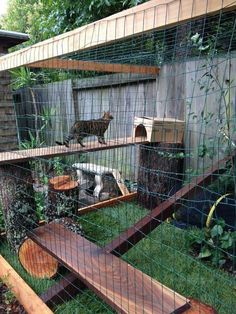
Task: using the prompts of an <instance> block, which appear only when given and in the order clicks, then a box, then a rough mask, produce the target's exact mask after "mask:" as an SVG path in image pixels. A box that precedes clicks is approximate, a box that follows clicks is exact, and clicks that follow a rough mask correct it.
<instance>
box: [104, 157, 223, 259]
mask: <svg viewBox="0 0 236 314" xmlns="http://www.w3.org/2000/svg"><path fill="white" fill-rule="evenodd" d="M228 160H229V158H225V159H223V160H220V161H218V162H217V163H216V164H214V165H213V166H212V167H211V168H210V169H208V170H207V171H205V172H204V174H203V175H199V176H198V177H197V178H195V179H193V181H192V182H190V183H189V184H186V185H185V186H184V187H182V188H181V189H180V190H178V191H177V192H176V193H175V194H174V195H172V196H171V197H169V199H167V200H166V201H164V202H162V203H161V204H160V205H158V206H157V207H156V208H154V209H153V210H152V211H151V212H150V213H149V214H148V215H147V216H145V217H144V218H142V219H141V220H139V221H138V222H137V223H136V224H135V225H134V226H132V227H130V228H129V229H127V230H126V231H124V232H123V233H121V234H120V235H119V236H118V237H117V238H116V239H114V240H113V241H112V242H111V243H109V244H107V245H106V246H105V248H104V249H105V251H106V252H110V253H112V254H115V255H117V256H120V255H122V254H124V253H126V252H127V251H128V250H129V249H130V248H132V247H133V246H134V245H135V244H136V243H138V242H139V241H140V240H142V239H143V238H144V237H145V236H146V235H147V234H149V233H150V232H152V230H154V229H155V228H156V227H157V226H159V225H160V224H161V223H162V222H163V221H164V220H166V219H167V218H168V217H170V216H171V214H172V213H173V212H174V211H175V210H176V209H178V208H179V207H180V206H181V199H185V198H190V197H191V196H192V195H193V194H194V193H195V192H196V191H197V190H198V189H201V188H202V187H203V186H207V185H208V184H210V183H212V182H214V180H216V179H217V178H218V176H217V175H218V174H220V173H222V172H225V166H226V162H227V161H228Z"/></svg>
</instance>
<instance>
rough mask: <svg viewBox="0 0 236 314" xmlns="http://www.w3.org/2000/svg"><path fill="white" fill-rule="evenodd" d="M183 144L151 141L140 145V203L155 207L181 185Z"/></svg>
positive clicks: (149, 207)
mask: <svg viewBox="0 0 236 314" xmlns="http://www.w3.org/2000/svg"><path fill="white" fill-rule="evenodd" d="M182 148H183V146H182V144H168V143H150V144H146V145H141V146H140V160H139V171H138V197H137V199H138V203H139V204H141V205H143V206H144V207H146V208H148V209H153V208H155V207H156V206H158V205H159V204H160V203H161V202H163V201H164V200H166V199H167V198H168V197H170V196H171V195H173V194H174V193H175V192H176V191H177V190H178V189H179V188H180V187H181V174H182V172H183V159H181V158H176V157H175V156H176V154H178V153H180V152H181V151H182Z"/></svg>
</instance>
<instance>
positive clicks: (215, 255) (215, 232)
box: [190, 220, 236, 267]
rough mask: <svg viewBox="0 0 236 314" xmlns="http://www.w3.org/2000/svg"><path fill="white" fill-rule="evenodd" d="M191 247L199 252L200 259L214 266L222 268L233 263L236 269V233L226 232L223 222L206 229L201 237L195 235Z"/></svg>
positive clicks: (219, 221)
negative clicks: (235, 264) (228, 263)
mask: <svg viewBox="0 0 236 314" xmlns="http://www.w3.org/2000/svg"><path fill="white" fill-rule="evenodd" d="M190 245H191V248H192V249H194V250H196V251H197V252H198V256H197V257H198V258H199V259H207V260H208V261H210V263H211V264H212V265H213V266H216V267H222V266H223V265H225V264H226V263H227V262H231V263H232V265H233V267H235V266H234V263H235V261H236V256H235V249H236V232H231V231H229V230H226V228H225V222H224V221H223V220H218V221H216V222H215V223H214V224H213V225H212V226H211V227H210V228H205V229H204V230H203V231H202V233H201V234H200V235H199V234H198V235H196V234H193V235H192V237H191V240H190Z"/></svg>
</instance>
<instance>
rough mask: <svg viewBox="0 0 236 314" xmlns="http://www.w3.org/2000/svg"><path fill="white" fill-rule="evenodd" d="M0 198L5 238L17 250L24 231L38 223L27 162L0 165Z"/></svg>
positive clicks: (23, 236)
mask: <svg viewBox="0 0 236 314" xmlns="http://www.w3.org/2000/svg"><path fill="white" fill-rule="evenodd" d="M0 198H1V204H2V210H3V216H4V222H5V230H6V236H7V240H8V243H9V245H10V247H11V248H12V249H13V250H14V251H16V252H17V251H18V247H19V245H20V244H21V241H22V240H23V239H24V238H25V236H26V233H27V232H28V231H30V230H32V229H34V228H35V227H37V225H38V223H37V222H38V217H37V213H36V211H35V208H36V206H35V199H34V190H33V184H32V177H31V169H30V165H29V163H27V162H25V163H21V164H18V165H2V166H1V167H0Z"/></svg>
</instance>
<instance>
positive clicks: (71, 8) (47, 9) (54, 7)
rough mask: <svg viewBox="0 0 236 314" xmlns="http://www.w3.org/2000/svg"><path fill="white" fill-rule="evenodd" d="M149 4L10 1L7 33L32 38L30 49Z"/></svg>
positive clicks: (139, 0)
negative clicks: (82, 27)
mask: <svg viewBox="0 0 236 314" xmlns="http://www.w3.org/2000/svg"><path fill="white" fill-rule="evenodd" d="M146 1H147V0H92V1H91V0H84V1H74V0H64V1H61V0H10V1H9V5H8V10H7V13H6V15H5V16H4V17H3V19H2V20H1V21H0V24H1V25H2V27H3V28H4V29H8V30H12V31H18V32H23V33H29V34H30V37H31V39H30V41H29V42H27V43H25V44H24V45H29V44H32V43H36V42H39V41H42V40H44V39H47V38H50V37H52V36H55V35H59V34H61V33H64V32H67V31H70V30H72V29H75V28H77V27H79V26H82V25H84V24H87V23H90V22H94V21H96V20H98V19H101V18H104V17H106V16H108V15H111V14H113V13H116V12H120V11H122V10H124V9H127V8H130V7H132V6H135V5H137V4H140V3H143V2H146Z"/></svg>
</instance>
